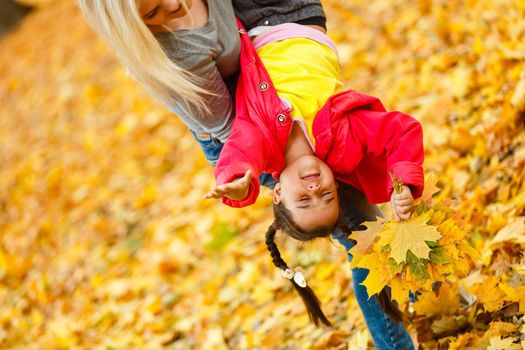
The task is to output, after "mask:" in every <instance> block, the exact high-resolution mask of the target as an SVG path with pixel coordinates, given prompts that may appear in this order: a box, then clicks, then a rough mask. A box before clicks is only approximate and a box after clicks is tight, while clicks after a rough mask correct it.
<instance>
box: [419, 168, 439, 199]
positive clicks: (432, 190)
mask: <svg viewBox="0 0 525 350" xmlns="http://www.w3.org/2000/svg"><path fill="white" fill-rule="evenodd" d="M437 182H438V178H437V176H436V175H435V174H434V173H431V174H428V175H427V177H426V179H425V188H424V190H423V194H422V195H421V200H422V201H423V203H425V205H426V206H427V207H430V206H431V205H432V196H433V195H434V194H436V193H437V192H439V191H441V188H439V187H437Z"/></svg>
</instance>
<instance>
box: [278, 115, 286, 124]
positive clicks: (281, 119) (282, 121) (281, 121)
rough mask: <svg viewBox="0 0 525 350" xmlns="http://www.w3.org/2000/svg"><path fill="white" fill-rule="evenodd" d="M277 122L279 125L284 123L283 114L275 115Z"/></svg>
mask: <svg viewBox="0 0 525 350" xmlns="http://www.w3.org/2000/svg"><path fill="white" fill-rule="evenodd" d="M277 120H278V121H279V123H281V124H282V123H284V122H285V121H286V117H285V115H284V114H278V115H277Z"/></svg>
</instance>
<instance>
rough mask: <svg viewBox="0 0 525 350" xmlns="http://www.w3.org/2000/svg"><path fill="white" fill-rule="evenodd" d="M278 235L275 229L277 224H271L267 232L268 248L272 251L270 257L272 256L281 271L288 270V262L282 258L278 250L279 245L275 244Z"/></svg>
mask: <svg viewBox="0 0 525 350" xmlns="http://www.w3.org/2000/svg"><path fill="white" fill-rule="evenodd" d="M276 233H277V230H276V228H275V223H273V224H271V225H270V227H268V231H266V248H268V250H269V251H270V255H271V256H272V261H273V264H274V265H275V266H277V267H278V268H280V269H281V270H286V268H287V267H288V265H287V264H286V262H285V261H284V260H283V258H281V253H280V252H279V249H278V248H277V244H275V241H274V238H275V234H276Z"/></svg>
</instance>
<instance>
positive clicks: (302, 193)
mask: <svg viewBox="0 0 525 350" xmlns="http://www.w3.org/2000/svg"><path fill="white" fill-rule="evenodd" d="M273 200H274V203H275V204H279V203H281V202H282V204H284V206H285V207H286V208H287V209H288V210H289V211H290V212H291V213H292V217H293V220H294V221H295V223H296V224H297V225H298V226H299V227H300V228H301V229H303V230H311V229H314V228H317V227H320V226H331V225H333V224H334V223H335V222H336V221H337V218H338V217H339V198H338V194H337V183H336V182H335V179H334V174H333V173H332V170H331V169H330V168H329V167H328V165H326V163H324V162H323V161H322V160H320V159H319V158H317V157H315V156H313V155H305V156H302V157H299V158H297V159H296V160H295V161H294V162H293V163H291V164H288V165H287V166H286V168H284V170H283V171H282V172H281V176H280V178H279V182H278V183H277V184H276V185H275V188H274V191H273Z"/></svg>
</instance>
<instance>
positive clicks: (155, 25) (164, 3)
mask: <svg viewBox="0 0 525 350" xmlns="http://www.w3.org/2000/svg"><path fill="white" fill-rule="evenodd" d="M181 1H184V0H137V7H138V10H139V15H140V17H141V18H142V20H143V21H144V23H145V24H146V25H147V26H149V27H150V28H151V29H153V30H161V29H162V28H163V26H168V27H169V24H170V21H172V20H174V19H176V18H180V17H184V16H185V15H186V14H187V13H186V9H185V8H184V6H182V4H181ZM185 2H186V5H187V7H188V9H189V8H191V5H192V0H185Z"/></svg>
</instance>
